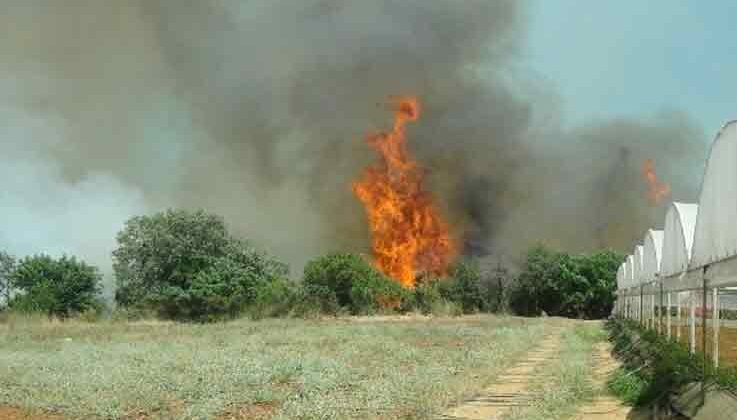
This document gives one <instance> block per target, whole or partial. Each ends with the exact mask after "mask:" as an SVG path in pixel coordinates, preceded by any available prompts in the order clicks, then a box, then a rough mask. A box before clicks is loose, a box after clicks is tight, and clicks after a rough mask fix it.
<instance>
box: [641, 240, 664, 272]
mask: <svg viewBox="0 0 737 420" xmlns="http://www.w3.org/2000/svg"><path fill="white" fill-rule="evenodd" d="M662 255H663V231H662V230H652V229H650V230H648V231H647V234H645V239H644V240H643V256H642V279H641V281H642V282H645V283H647V282H652V281H655V280H657V276H658V275H660V261H661V257H662Z"/></svg>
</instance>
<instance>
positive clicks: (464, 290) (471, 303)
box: [439, 261, 486, 314]
mask: <svg viewBox="0 0 737 420" xmlns="http://www.w3.org/2000/svg"><path fill="white" fill-rule="evenodd" d="M439 286H440V293H441V295H442V296H443V297H444V298H446V299H447V300H448V301H451V302H454V303H455V304H457V305H458V306H459V307H460V309H461V311H463V313H467V314H468V313H473V312H478V311H481V310H484V309H485V308H486V302H485V301H484V296H483V293H482V287H481V271H480V270H479V267H478V265H477V264H475V263H473V262H464V261H461V262H459V263H457V264H455V265H454V267H453V269H452V271H451V274H450V278H449V279H448V280H446V281H442V282H440V284H439Z"/></svg>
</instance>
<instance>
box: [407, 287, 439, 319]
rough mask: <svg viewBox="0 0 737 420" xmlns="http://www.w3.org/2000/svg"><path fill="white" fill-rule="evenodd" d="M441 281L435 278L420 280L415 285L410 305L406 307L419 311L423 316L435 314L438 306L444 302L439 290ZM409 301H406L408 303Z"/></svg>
mask: <svg viewBox="0 0 737 420" xmlns="http://www.w3.org/2000/svg"><path fill="white" fill-rule="evenodd" d="M442 282H443V280H441V279H437V278H428V279H421V280H420V281H418V282H417V284H416V285H415V290H414V293H413V294H412V298H411V303H410V304H408V305H407V306H408V307H411V309H415V310H418V311H420V312H421V313H423V314H426V315H428V314H432V313H435V311H436V310H437V308H438V307H439V305H440V304H441V303H442V302H443V301H445V299H444V298H443V296H442V294H441V292H440V289H441V284H442ZM409 302H410V300H408V303H409Z"/></svg>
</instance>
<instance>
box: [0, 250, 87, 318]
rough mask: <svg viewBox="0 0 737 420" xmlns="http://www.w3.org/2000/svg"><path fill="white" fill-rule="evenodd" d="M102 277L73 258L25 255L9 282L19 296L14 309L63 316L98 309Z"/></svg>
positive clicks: (14, 298) (12, 304) (12, 301)
mask: <svg viewBox="0 0 737 420" xmlns="http://www.w3.org/2000/svg"><path fill="white" fill-rule="evenodd" d="M101 278H102V277H101V276H100V274H99V272H98V270H97V268H95V267H93V266H90V265H87V264H86V263H84V262H82V261H78V260H77V259H75V258H74V257H66V256H64V257H61V258H59V259H54V258H52V257H50V256H47V255H36V256H33V257H27V258H24V259H23V260H21V261H20V262H19V263H18V266H17V268H16V269H15V271H14V272H13V274H12V276H11V280H10V284H11V286H12V287H13V288H14V289H17V290H18V295H16V296H15V297H13V299H12V300H11V301H10V306H11V308H13V309H16V310H19V311H22V312H42V313H45V314H47V315H49V316H58V317H60V318H66V317H69V316H71V315H73V314H79V313H83V312H85V311H88V310H94V311H96V310H99V309H100V305H101V304H100V301H99V300H98V298H97V294H98V292H99V291H100V280H101Z"/></svg>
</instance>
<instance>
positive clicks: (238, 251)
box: [113, 210, 288, 321]
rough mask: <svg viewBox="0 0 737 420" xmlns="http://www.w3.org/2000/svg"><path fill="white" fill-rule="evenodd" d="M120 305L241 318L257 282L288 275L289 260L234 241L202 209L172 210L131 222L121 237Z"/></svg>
mask: <svg viewBox="0 0 737 420" xmlns="http://www.w3.org/2000/svg"><path fill="white" fill-rule="evenodd" d="M117 240H118V248H117V249H116V250H115V251H113V270H114V272H115V278H116V283H117V290H116V293H115V300H116V302H117V303H118V304H119V305H121V306H124V307H134V308H135V307H138V308H141V307H147V308H150V309H154V310H156V311H157V312H158V313H159V314H160V315H161V316H164V317H166V318H173V319H190V320H199V321H201V320H214V319H218V318H221V317H225V316H235V315H237V314H238V313H240V312H241V311H242V310H243V309H244V308H245V306H246V305H248V304H249V303H250V302H252V301H253V299H254V297H255V287H256V286H257V285H258V284H259V283H260V282H269V281H273V280H275V279H277V278H283V277H286V275H287V271H288V270H287V267H286V265H284V264H281V263H279V262H277V261H276V260H274V259H272V258H270V257H268V256H267V255H265V254H263V253H260V252H258V251H257V250H256V249H254V248H253V247H252V246H250V245H249V244H248V243H247V242H243V241H239V240H237V239H235V238H233V237H232V236H231V235H230V234H229V233H228V230H227V228H226V225H225V221H224V220H223V219H222V218H221V217H219V216H216V215H213V214H209V213H206V212H204V211H202V210H198V211H186V210H167V211H165V212H161V213H156V214H154V215H151V216H136V217H133V218H131V219H130V220H128V221H127V222H126V224H125V227H124V228H123V230H122V231H121V232H120V233H119V234H118V236H117Z"/></svg>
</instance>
